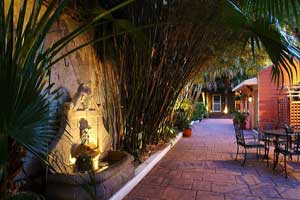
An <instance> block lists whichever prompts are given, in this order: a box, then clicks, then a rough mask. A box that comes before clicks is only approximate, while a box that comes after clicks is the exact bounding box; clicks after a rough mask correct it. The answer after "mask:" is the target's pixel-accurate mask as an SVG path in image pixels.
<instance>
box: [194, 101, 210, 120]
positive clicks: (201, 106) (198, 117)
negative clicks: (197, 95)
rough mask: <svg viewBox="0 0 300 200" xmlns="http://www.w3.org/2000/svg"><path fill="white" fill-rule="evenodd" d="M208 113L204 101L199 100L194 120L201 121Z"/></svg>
mask: <svg viewBox="0 0 300 200" xmlns="http://www.w3.org/2000/svg"><path fill="white" fill-rule="evenodd" d="M206 113H207V111H206V108H205V106H204V104H203V103H202V102H198V103H197V105H196V108H195V111H194V113H193V120H199V122H201V121H202V119H203V118H204V115H205V114H206Z"/></svg>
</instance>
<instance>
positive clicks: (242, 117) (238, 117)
mask: <svg viewBox="0 0 300 200" xmlns="http://www.w3.org/2000/svg"><path fill="white" fill-rule="evenodd" d="M247 117H248V113H246V112H239V111H234V112H233V124H234V125H240V127H241V128H242V129H244V128H245V127H246V121H247Z"/></svg>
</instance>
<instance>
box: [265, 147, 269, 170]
mask: <svg viewBox="0 0 300 200" xmlns="http://www.w3.org/2000/svg"><path fill="white" fill-rule="evenodd" d="M265 155H266V158H267V167H269V148H267V147H266V148H265Z"/></svg>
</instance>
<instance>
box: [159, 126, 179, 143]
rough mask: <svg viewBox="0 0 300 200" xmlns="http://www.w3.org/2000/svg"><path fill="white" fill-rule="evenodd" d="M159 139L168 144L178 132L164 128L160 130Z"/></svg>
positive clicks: (168, 127)
mask: <svg viewBox="0 0 300 200" xmlns="http://www.w3.org/2000/svg"><path fill="white" fill-rule="evenodd" d="M160 131H161V138H162V140H163V141H165V142H168V141H170V140H171V139H173V138H175V137H176V136H177V133H178V131H177V130H176V129H175V128H173V127H170V126H167V125H166V126H164V127H162V128H161V130H160Z"/></svg>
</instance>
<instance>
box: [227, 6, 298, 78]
mask: <svg viewBox="0 0 300 200" xmlns="http://www.w3.org/2000/svg"><path fill="white" fill-rule="evenodd" d="M227 2H228V5H227V7H225V9H227V10H226V12H225V13H226V14H229V16H228V17H235V20H236V21H238V22H239V25H241V24H242V25H243V26H237V23H236V22H235V23H231V22H230V21H229V20H227V21H226V22H227V23H229V25H230V26H231V27H233V28H234V30H235V31H241V32H243V34H244V36H245V37H244V38H245V39H246V41H248V40H249V39H250V38H252V40H251V39H250V40H251V45H252V48H254V46H259V45H260V43H261V44H262V46H263V47H264V49H265V50H266V52H267V53H268V55H269V57H270V59H271V60H272V62H273V64H274V67H273V70H272V72H273V76H272V77H273V79H274V80H275V81H277V83H279V81H280V80H281V81H282V82H283V81H284V80H283V77H284V76H283V72H284V71H285V72H286V73H287V74H288V77H289V79H290V80H291V79H293V76H294V74H293V73H292V71H293V68H294V69H295V71H296V72H297V67H296V64H295V60H294V58H296V59H298V60H299V59H300V51H299V49H298V48H297V47H296V46H295V45H294V43H293V42H291V40H290V38H288V37H289V36H288V35H287V34H286V33H285V32H284V31H283V30H282V28H281V26H280V24H279V22H278V20H277V19H276V18H274V17H272V16H271V15H269V17H267V18H265V17H258V18H253V17H252V16H249V13H244V12H243V11H242V9H240V8H239V7H238V6H237V5H236V4H234V3H233V2H232V1H230V0H228V1H227ZM254 2H255V3H256V1H254ZM251 6H252V7H255V8H256V9H263V10H264V11H265V12H268V11H267V10H266V7H263V6H262V5H261V4H259V3H256V4H254V5H251ZM260 6H262V7H260ZM265 6H266V5H265ZM270 6H271V4H270ZM253 9H254V8H253ZM248 10H249V11H250V9H248ZM253 12H254V11H253ZM232 13H234V16H233V14H232Z"/></svg>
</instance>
